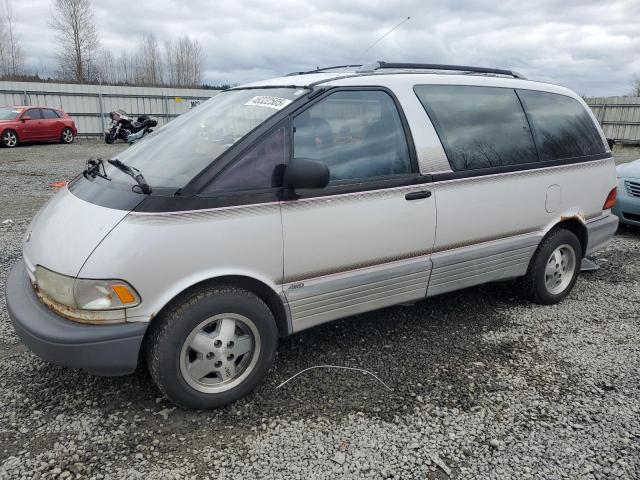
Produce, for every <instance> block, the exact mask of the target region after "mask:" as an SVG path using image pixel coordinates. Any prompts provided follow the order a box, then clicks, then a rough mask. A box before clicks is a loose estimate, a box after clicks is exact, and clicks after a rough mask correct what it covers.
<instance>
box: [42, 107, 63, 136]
mask: <svg viewBox="0 0 640 480" xmlns="http://www.w3.org/2000/svg"><path fill="white" fill-rule="evenodd" d="M40 112H41V114H42V125H43V132H44V136H45V138H46V139H47V140H59V139H60V137H61V136H62V120H61V119H60V117H58V114H57V113H56V112H55V110H52V109H50V108H41V109H40Z"/></svg>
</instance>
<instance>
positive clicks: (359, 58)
mask: <svg viewBox="0 0 640 480" xmlns="http://www.w3.org/2000/svg"><path fill="white" fill-rule="evenodd" d="M409 20H411V17H407V18H405V19H404V20H402V21H401V22H400V23H398V24H397V25H396V26H395V27H393V28H392V29H391V30H389V31H388V32H387V33H385V34H384V35H382V36H381V37H380V38H378V39H377V40H376V41H375V42H373V43H372V44H371V45H369V46H368V47H367V48H366V49H365V51H364V52H362V54H361V55H360V56H359V57H358V60H356V61H355V62H353V63H359V62H360V60H362V58H364V56H365V55H366V54H367V53H368V52H369V50H371V49H372V48H373V47H374V46H376V45H377V44H378V43H380V41H381V40H382V39H383V38H384V37H386V36H387V35H389V34H390V33H391V32H393V31H394V30H395V29H397V28H398V27H399V26H400V25H402V24H403V23H405V22H408V21H409Z"/></svg>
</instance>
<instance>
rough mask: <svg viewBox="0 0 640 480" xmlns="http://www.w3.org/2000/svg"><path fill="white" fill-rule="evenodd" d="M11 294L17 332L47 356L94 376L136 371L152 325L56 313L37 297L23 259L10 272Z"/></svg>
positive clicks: (8, 296)
mask: <svg viewBox="0 0 640 480" xmlns="http://www.w3.org/2000/svg"><path fill="white" fill-rule="evenodd" d="M5 297H6V301H7V310H8V311H9V317H11V322H12V323H13V327H14V328H15V330H16V333H17V334H18V336H19V337H20V339H21V340H22V341H23V342H24V344H25V345H26V346H27V347H29V349H30V350H31V351H32V352H33V353H35V354H36V355H38V356H39V357H40V358H42V359H43V360H45V361H47V362H50V363H54V364H56V365H62V366H65V367H75V368H82V369H83V370H86V371H88V372H89V373H92V374H94V375H126V374H129V373H132V372H133V371H134V370H135V369H136V367H137V365H138V354H139V352H140V345H141V344H142V339H143V337H144V332H145V331H146V329H147V326H148V324H147V323H124V324H118V325H86V324H81V323H76V322H72V321H70V320H67V319H66V318H63V317H61V316H59V315H56V314H55V313H54V312H52V311H51V310H49V309H48V308H47V307H46V306H45V305H44V304H43V303H42V302H41V301H40V299H38V297H37V296H36V294H35V292H34V290H33V287H32V285H31V281H30V279H29V276H28V274H27V270H26V268H25V265H24V262H23V261H20V262H18V263H17V264H16V265H15V266H14V267H13V269H12V270H11V272H10V273H9V278H7V284H6V288H5Z"/></svg>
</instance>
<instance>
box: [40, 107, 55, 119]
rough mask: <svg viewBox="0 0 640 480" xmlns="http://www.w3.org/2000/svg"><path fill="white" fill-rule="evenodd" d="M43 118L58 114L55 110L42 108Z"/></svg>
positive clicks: (53, 116)
mask: <svg viewBox="0 0 640 480" xmlns="http://www.w3.org/2000/svg"><path fill="white" fill-rule="evenodd" d="M40 111H41V112H42V118H58V114H57V113H56V112H55V111H54V110H50V109H48V108H41V109H40Z"/></svg>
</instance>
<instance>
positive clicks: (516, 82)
mask: <svg viewBox="0 0 640 480" xmlns="http://www.w3.org/2000/svg"><path fill="white" fill-rule="evenodd" d="M311 84H317V85H322V86H383V87H389V88H391V89H393V88H394V87H406V86H408V85H410V86H412V85H425V84H437V85H470V86H471V85H474V86H484V87H506V88H520V89H525V90H540V91H545V92H551V93H559V94H562V95H568V96H570V97H574V98H578V99H579V98H580V97H578V95H576V94H575V93H574V92H572V91H571V90H569V89H568V88H565V87H561V86H559V85H553V84H550V83H543V82H536V81H532V80H522V79H518V78H509V77H506V76H497V75H478V74H475V75H474V74H460V73H457V74H453V73H431V72H428V71H423V72H416V71H414V70H408V71H398V70H393V71H389V70H383V71H376V72H368V73H355V72H353V71H349V72H337V73H336V72H322V73H307V74H301V75H289V76H285V77H277V78H271V79H268V80H262V81H258V82H252V83H248V84H246V85H241V86H240V87H237V88H245V87H262V86H264V87H273V86H296V87H305V86H309V85H311ZM580 100H581V99H580Z"/></svg>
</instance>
